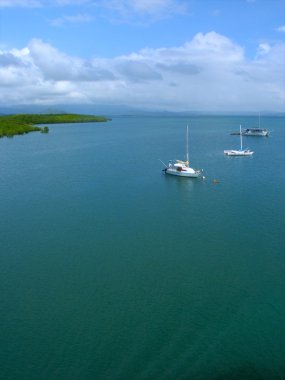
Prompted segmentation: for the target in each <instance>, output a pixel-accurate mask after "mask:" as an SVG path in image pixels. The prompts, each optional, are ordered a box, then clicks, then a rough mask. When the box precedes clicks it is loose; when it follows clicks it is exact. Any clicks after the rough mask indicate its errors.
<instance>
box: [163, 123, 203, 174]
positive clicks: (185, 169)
mask: <svg viewBox="0 0 285 380" xmlns="http://www.w3.org/2000/svg"><path fill="white" fill-rule="evenodd" d="M163 170H164V171H165V173H166V174H171V175H176V176H179V177H192V178H197V177H199V176H200V175H201V174H202V170H197V169H193V168H191V167H190V166H189V144H188V125H187V131H186V161H181V160H175V162H174V163H173V162H172V161H169V163H168V166H166V165H165V169H163Z"/></svg>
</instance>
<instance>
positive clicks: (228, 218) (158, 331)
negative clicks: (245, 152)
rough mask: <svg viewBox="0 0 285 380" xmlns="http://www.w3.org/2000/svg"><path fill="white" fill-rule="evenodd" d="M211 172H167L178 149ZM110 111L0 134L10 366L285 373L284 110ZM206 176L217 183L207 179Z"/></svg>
mask: <svg viewBox="0 0 285 380" xmlns="http://www.w3.org/2000/svg"><path fill="white" fill-rule="evenodd" d="M187 123H189V125H190V161H191V164H192V166H194V167H196V168H203V169H204V175H205V176H206V179H205V180H204V181H202V180H200V179H198V180H197V179H185V178H176V177H172V176H166V175H164V174H163V172H162V170H161V169H162V168H163V165H162V164H161V162H160V161H159V159H161V160H162V161H164V162H168V160H169V159H175V158H181V159H184V158H185V156H184V154H185V132H186V125H187ZM257 123H258V119H257V118H256V117H245V116H241V117H191V118H186V117H185V118H183V117H177V118H174V117H167V118H166V117H165V118H161V117H114V118H113V120H112V121H110V122H108V123H97V124H70V125H52V126H50V133H49V134H47V135H45V134H40V133H30V134H28V135H26V136H18V137H14V138H13V139H7V138H6V139H1V140H0V161H1V168H0V193H1V202H0V212H1V219H0V220H1V221H0V236H1V254H0V259H1V263H0V271H1V277H0V278H1V279H0V284H1V314H0V327H1V339H0V352H1V354H0V355H1V365H0V372H1V373H0V375H1V378H2V379H5V380H10V379H11V380H14V379H17V380H19V379H27V380H38V379H40V380H46V379H49V380H50V379H51V380H53V379H55V380H57V379H67V380H73V379H74V380H75V379H76V380H77V379H80V380H81V379H84V380H85V379H88V380H89V379H90V380H91V379H96V380H109V379H110V380H128V379H134V380H153V379H154V380H184V379H185V380H186V379H266V380H267V379H269V380H271V379H284V378H285V361H284V358H285V301H284V300H285V220H284V215H285V199H284V198H285V196H284V194H285V171H284V167H285V153H284V152H285V151H284V146H285V119H284V118H281V117H262V119H261V124H262V127H265V128H268V129H269V130H271V131H272V133H271V136H270V137H269V138H254V137H247V138H244V145H245V147H246V146H248V147H249V148H251V149H252V150H254V151H255V154H254V155H253V156H252V157H224V155H223V150H224V149H231V148H238V147H239V137H238V136H232V135H230V132H232V131H236V130H238V128H239V124H242V125H243V126H244V127H253V126H256V124H257ZM213 179H218V180H219V183H216V184H214V183H213V182H212V181H213Z"/></svg>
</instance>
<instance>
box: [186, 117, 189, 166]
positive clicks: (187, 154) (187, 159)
mask: <svg viewBox="0 0 285 380" xmlns="http://www.w3.org/2000/svg"><path fill="white" fill-rule="evenodd" d="M188 149H189V147H188V124H187V132H186V161H187V162H188V166H189V151H188Z"/></svg>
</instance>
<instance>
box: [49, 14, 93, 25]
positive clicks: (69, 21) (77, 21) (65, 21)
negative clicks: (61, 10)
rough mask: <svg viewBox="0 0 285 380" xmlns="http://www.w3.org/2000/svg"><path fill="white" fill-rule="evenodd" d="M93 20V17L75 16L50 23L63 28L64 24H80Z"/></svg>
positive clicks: (63, 17)
mask: <svg viewBox="0 0 285 380" xmlns="http://www.w3.org/2000/svg"><path fill="white" fill-rule="evenodd" d="M92 20H93V17H91V16H89V15H87V14H77V15H72V16H67V15H66V16H62V17H60V18H57V19H55V20H52V21H51V25H53V26H63V25H65V24H82V23H87V22H90V21H92Z"/></svg>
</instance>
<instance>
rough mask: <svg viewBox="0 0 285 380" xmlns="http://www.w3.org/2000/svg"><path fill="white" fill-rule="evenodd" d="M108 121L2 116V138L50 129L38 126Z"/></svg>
mask: <svg viewBox="0 0 285 380" xmlns="http://www.w3.org/2000/svg"><path fill="white" fill-rule="evenodd" d="M107 120H108V119H107V118H106V117H104V116H94V115H80V114H16V115H2V116H0V137H4V136H6V137H12V136H14V135H23V134H25V133H29V132H34V131H40V132H43V133H47V132H48V127H39V126H37V125H36V124H59V123H90V122H105V121H107Z"/></svg>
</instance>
